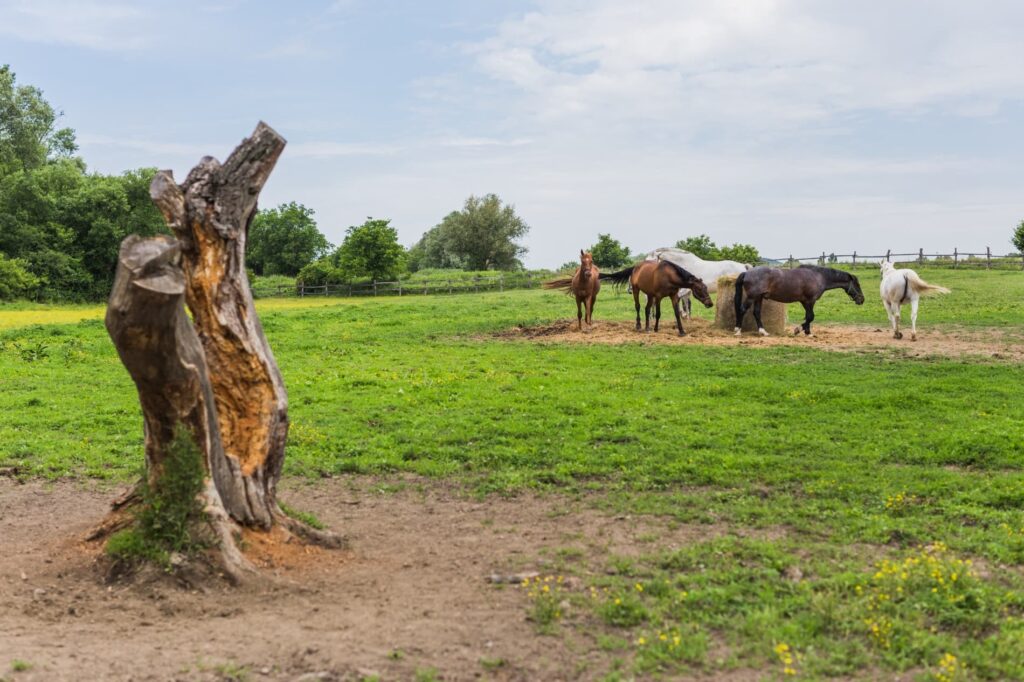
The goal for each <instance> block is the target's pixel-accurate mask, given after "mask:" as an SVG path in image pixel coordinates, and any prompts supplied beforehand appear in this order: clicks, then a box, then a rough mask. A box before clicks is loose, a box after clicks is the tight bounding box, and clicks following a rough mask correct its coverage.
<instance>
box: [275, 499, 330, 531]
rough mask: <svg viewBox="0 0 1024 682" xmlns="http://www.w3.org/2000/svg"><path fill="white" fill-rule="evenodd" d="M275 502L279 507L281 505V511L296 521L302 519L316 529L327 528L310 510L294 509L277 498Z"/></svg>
mask: <svg viewBox="0 0 1024 682" xmlns="http://www.w3.org/2000/svg"><path fill="white" fill-rule="evenodd" d="M277 504H278V506H279V507H281V511H283V512H284V513H285V514H287V515H288V516H290V517H292V518H293V519H295V520H296V521H302V522H303V523H304V524H306V525H307V526H309V527H310V528H315V529H316V530H324V529H325V528H327V526H325V525H324V523H323V522H322V521H321V520H320V519H318V518H317V517H316V515H315V514H313V513H311V512H304V511H299V510H298V509H295V508H294V507H292V506H290V505H287V504H285V503H284V502H281V501H280V500H278V502H277Z"/></svg>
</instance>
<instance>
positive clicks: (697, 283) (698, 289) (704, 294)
mask: <svg viewBox="0 0 1024 682" xmlns="http://www.w3.org/2000/svg"><path fill="white" fill-rule="evenodd" d="M688 286H689V289H690V291H692V292H693V295H694V296H695V297H696V299H697V300H698V301H700V302H701V303H703V304H704V307H705V308H710V307H711V306H713V305H715V304H714V302H712V300H711V294H709V293H708V285H707V284H704V280H702V279H698V278H696V277H694V279H693V281H692V282H690V283H689V285H688Z"/></svg>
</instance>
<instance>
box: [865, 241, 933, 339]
mask: <svg viewBox="0 0 1024 682" xmlns="http://www.w3.org/2000/svg"><path fill="white" fill-rule="evenodd" d="M880 290H881V293H882V305H884V306H885V312H886V313H887V314H888V315H889V322H890V323H891V324H892V336H893V338H894V339H902V338H903V332H901V331H900V315H901V313H900V306H902V305H903V304H904V303H906V302H907V301H910V340H911V341H917V303H918V301H919V300H920V299H921V297H922V296H927V295H929V294H948V293H949V289H947V288H946V287H940V286H937V285H935V284H928V282H926V281H924V280H923V279H921V278H920V277H919V276H918V274H917V273H916V272H914V271H913V270H910V269H903V270H897V269H896V266H894V265H893V264H892V263H890V262H889V261H885V260H884V261H882V284H881V286H880Z"/></svg>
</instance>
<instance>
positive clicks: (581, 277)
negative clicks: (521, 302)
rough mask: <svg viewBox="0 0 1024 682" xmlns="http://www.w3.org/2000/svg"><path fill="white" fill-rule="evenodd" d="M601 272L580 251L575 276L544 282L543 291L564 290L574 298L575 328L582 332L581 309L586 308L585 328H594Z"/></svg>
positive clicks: (589, 256) (586, 253)
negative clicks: (595, 306) (595, 304)
mask: <svg viewBox="0 0 1024 682" xmlns="http://www.w3.org/2000/svg"><path fill="white" fill-rule="evenodd" d="M600 277H601V271H600V270H598V269H597V266H596V265H594V257H593V256H591V255H590V252H589V251H584V250H582V249H580V266H579V267H578V268H576V274H574V275H573V276H572V277H571V278H570V277H563V278H561V279H553V280H551V281H550V282H544V288H545V289H564V290H565V293H567V294H573V295H574V296H575V297H576V328H577V329H579V330H580V331H583V308H584V306H585V307H586V312H587V316H586V317H587V327H588V328H590V327H593V326H594V303H596V302H597V292H599V291H600V290H601V279H600Z"/></svg>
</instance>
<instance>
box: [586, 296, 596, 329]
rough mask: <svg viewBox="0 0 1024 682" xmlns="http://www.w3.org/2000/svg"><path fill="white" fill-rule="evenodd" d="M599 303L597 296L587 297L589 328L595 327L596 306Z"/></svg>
mask: <svg viewBox="0 0 1024 682" xmlns="http://www.w3.org/2000/svg"><path fill="white" fill-rule="evenodd" d="M595 303H597V296H596V295H595V294H591V295H590V296H588V297H587V326H588V327H593V326H594V304H595Z"/></svg>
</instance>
